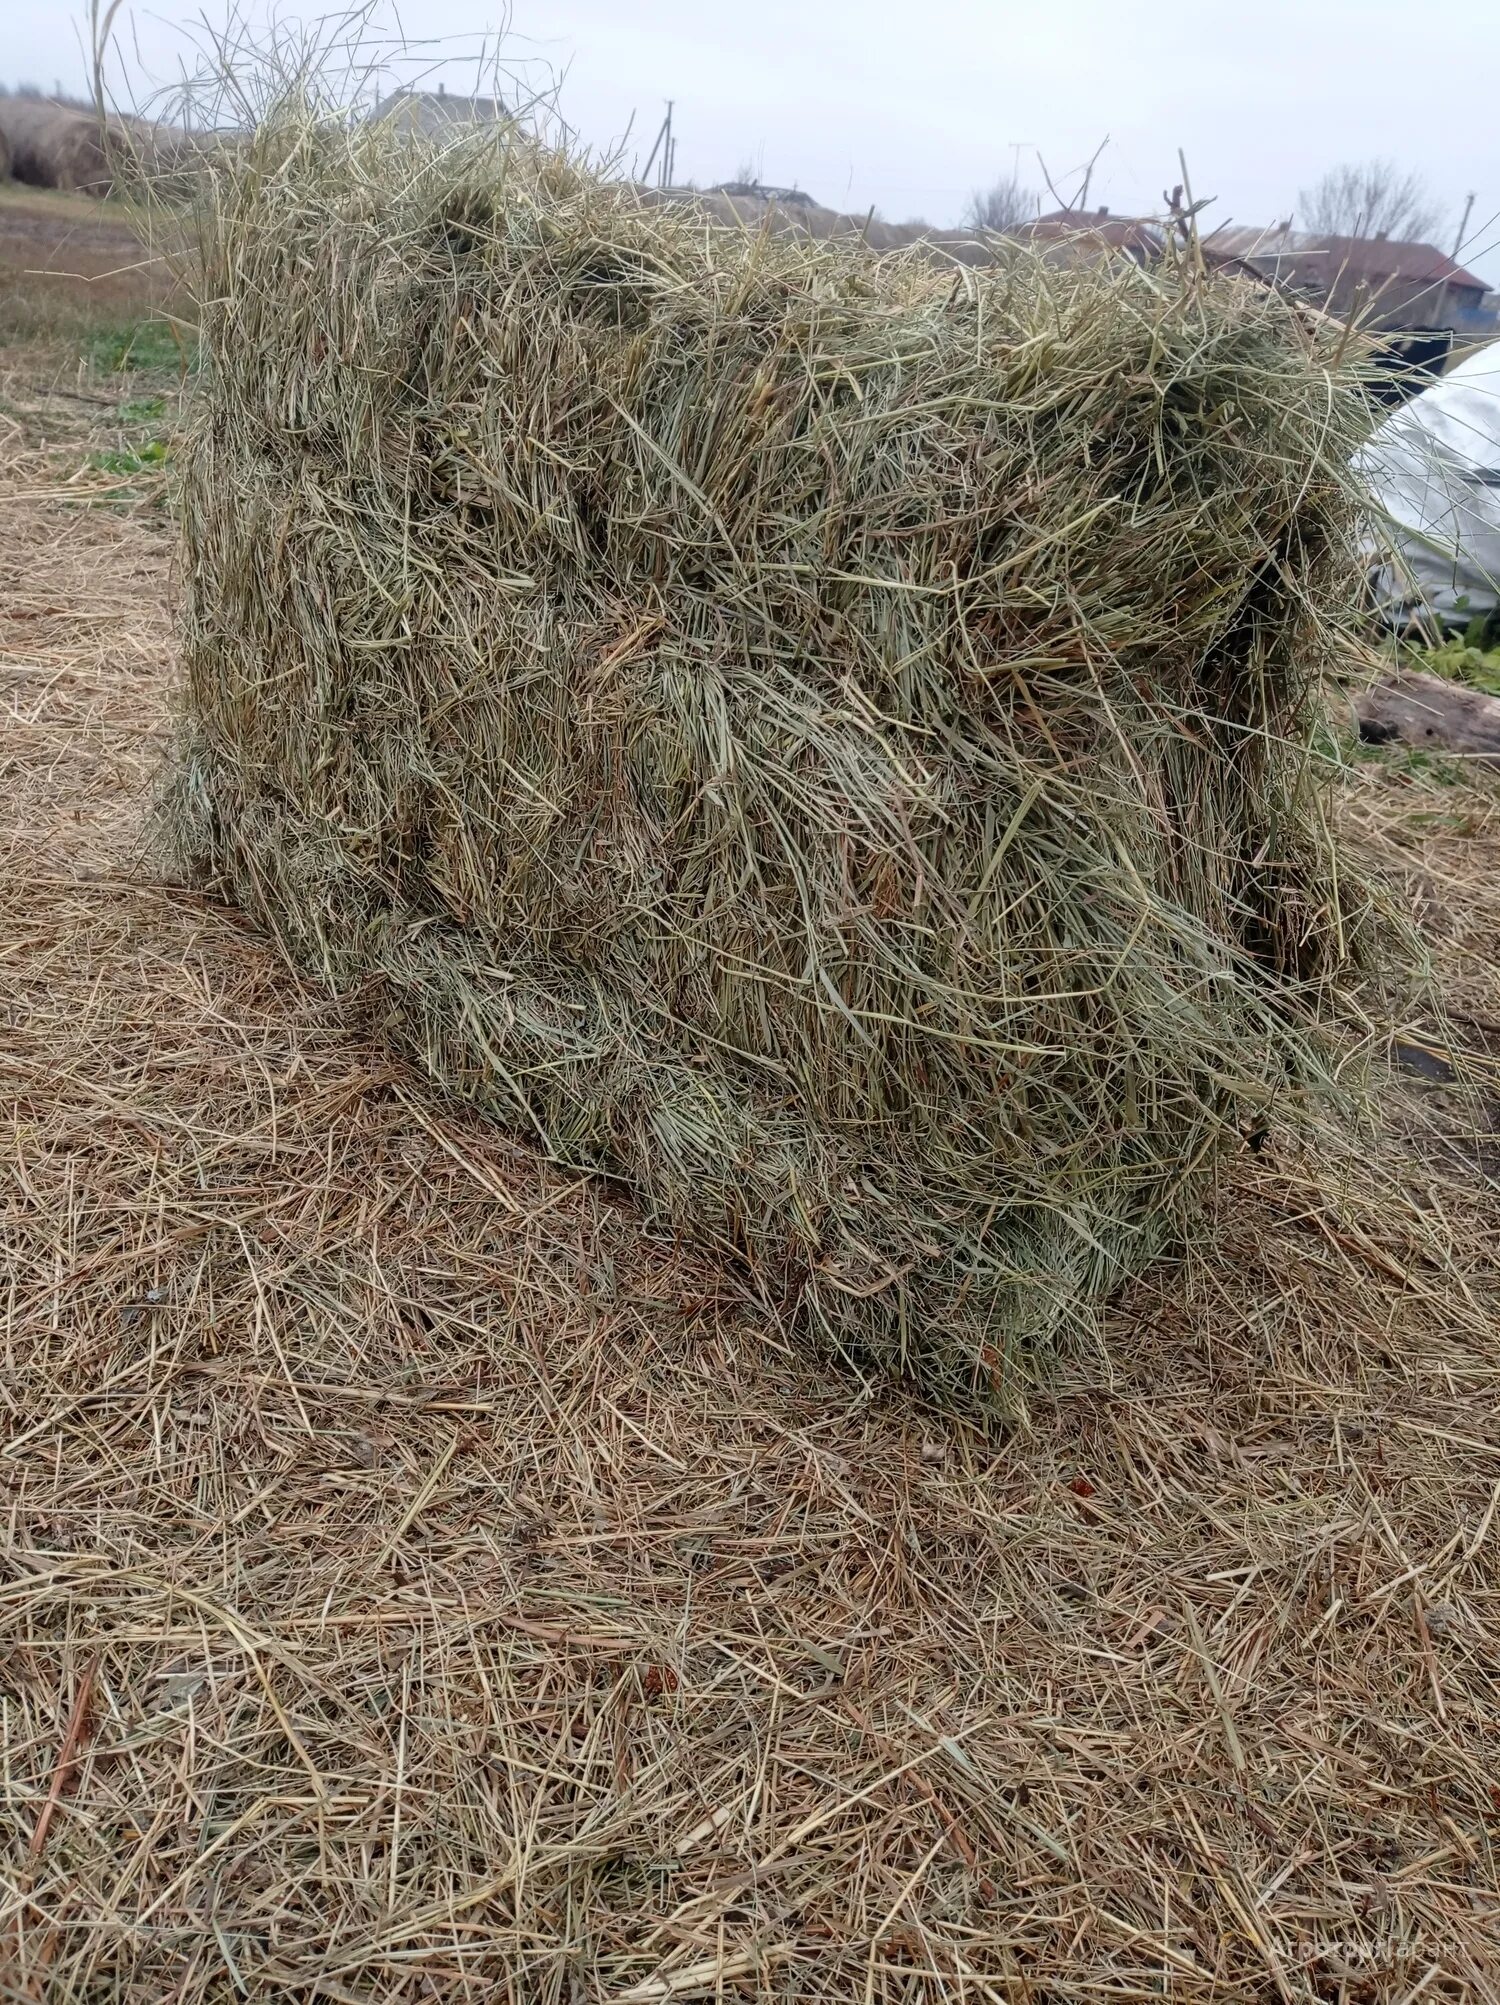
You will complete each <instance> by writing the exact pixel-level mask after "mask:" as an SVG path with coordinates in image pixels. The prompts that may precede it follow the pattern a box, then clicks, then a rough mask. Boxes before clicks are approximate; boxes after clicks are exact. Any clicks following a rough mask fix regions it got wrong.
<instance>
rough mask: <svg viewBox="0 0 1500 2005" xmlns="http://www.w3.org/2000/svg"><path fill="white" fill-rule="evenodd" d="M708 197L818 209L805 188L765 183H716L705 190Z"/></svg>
mask: <svg viewBox="0 0 1500 2005" xmlns="http://www.w3.org/2000/svg"><path fill="white" fill-rule="evenodd" d="M703 192H704V193H705V194H706V195H729V196H732V197H733V198H734V199H735V200H736V201H741V202H775V203H776V204H777V205H778V206H779V207H780V208H783V209H786V208H792V209H818V208H821V207H822V204H821V203H820V202H815V201H814V200H813V198H812V196H811V195H809V194H808V192H807V190H806V189H805V188H770V187H767V185H766V183H765V182H764V181H716V182H715V183H714V185H713V187H712V188H705V189H704V191H703Z"/></svg>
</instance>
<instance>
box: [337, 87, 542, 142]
mask: <svg viewBox="0 0 1500 2005" xmlns="http://www.w3.org/2000/svg"><path fill="white" fill-rule="evenodd" d="M370 115H371V117H372V118H378V119H384V120H385V121H386V122H387V123H388V124H390V125H394V126H397V127H398V128H399V129H400V130H401V131H403V132H421V133H426V134H427V135H428V137H429V138H438V139H440V138H442V137H443V135H444V134H451V135H452V136H453V137H455V138H456V137H457V136H458V135H459V134H460V133H461V132H463V131H465V130H466V129H467V128H468V127H470V126H475V125H501V124H504V123H505V121H506V120H507V119H509V117H510V115H511V114H510V110H509V108H508V107H507V106H506V105H504V104H502V103H501V101H500V99H499V98H497V97H474V96H465V94H464V93H463V92H462V91H449V90H447V89H445V87H444V86H443V85H442V84H439V85H438V87H437V89H436V90H435V91H415V90H396V91H392V92H391V93H390V95H389V96H388V97H383V98H381V99H380V101H379V103H378V104H377V105H376V106H375V109H374V111H373V112H372V113H371V114H370Z"/></svg>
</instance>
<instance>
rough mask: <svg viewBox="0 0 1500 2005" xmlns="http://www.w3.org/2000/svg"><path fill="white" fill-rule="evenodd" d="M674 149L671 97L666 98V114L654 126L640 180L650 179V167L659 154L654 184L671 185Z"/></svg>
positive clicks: (658, 185) (660, 185) (661, 186)
mask: <svg viewBox="0 0 1500 2005" xmlns="http://www.w3.org/2000/svg"><path fill="white" fill-rule="evenodd" d="M676 150H677V149H676V143H675V141H674V140H673V138H672V99H671V98H668V99H667V115H666V117H665V118H664V119H663V120H662V122H661V124H660V125H659V126H658V127H657V128H656V137H655V139H653V140H652V142H651V151H650V152H649V153H648V154H647V155H646V165H645V168H644V170H643V171H642V174H641V179H642V181H647V182H649V181H650V179H651V169H652V167H653V166H654V165H655V163H656V160H657V158H658V156H660V159H661V165H660V166H659V167H658V168H657V169H656V185H657V187H658V188H670V187H671V185H672V155H673V154H674V153H675V152H676Z"/></svg>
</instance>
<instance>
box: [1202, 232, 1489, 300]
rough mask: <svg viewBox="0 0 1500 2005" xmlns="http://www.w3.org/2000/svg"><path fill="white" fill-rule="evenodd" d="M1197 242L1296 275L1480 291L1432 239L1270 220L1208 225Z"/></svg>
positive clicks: (1212, 252) (1213, 252) (1215, 252)
mask: <svg viewBox="0 0 1500 2005" xmlns="http://www.w3.org/2000/svg"><path fill="white" fill-rule="evenodd" d="M1203 248H1204V250H1205V251H1206V252H1207V253H1208V254H1209V256H1210V257H1233V258H1240V259H1243V260H1244V261H1245V262H1246V263H1250V264H1255V265H1258V266H1260V267H1261V268H1262V269H1264V268H1266V267H1267V266H1282V265H1286V266H1289V267H1290V266H1295V268H1296V271H1297V275H1298V276H1299V277H1305V278H1307V279H1315V278H1317V277H1319V276H1320V275H1322V274H1325V273H1326V275H1327V278H1328V281H1329V282H1330V283H1331V282H1332V280H1333V279H1334V278H1336V277H1339V276H1343V277H1346V278H1350V279H1354V280H1360V279H1363V280H1367V281H1370V282H1372V283H1378V282H1379V281H1380V280H1383V279H1402V280H1405V281H1407V282H1408V283H1411V284H1415V285H1456V286H1470V287H1472V288H1473V290H1474V291H1475V292H1483V291H1484V280H1483V279H1481V278H1476V277H1475V276H1474V274H1473V272H1471V271H1466V270H1465V269H1464V268H1463V266H1462V265H1459V264H1455V263H1454V261H1453V259H1452V258H1450V257H1449V256H1448V255H1447V253H1446V252H1445V251H1440V250H1439V249H1438V248H1437V246H1436V245H1435V244H1421V243H1412V242H1408V241H1407V240H1406V239H1404V238H1399V237H1331V236H1318V235H1316V234H1315V233H1313V232H1311V231H1308V230H1293V229H1290V228H1287V227H1286V226H1284V225H1281V224H1272V225H1269V226H1266V227H1262V228H1245V227H1238V228H1234V229H1227V228H1226V229H1219V230H1211V231H1209V232H1208V233H1206V234H1205V236H1204V238H1203Z"/></svg>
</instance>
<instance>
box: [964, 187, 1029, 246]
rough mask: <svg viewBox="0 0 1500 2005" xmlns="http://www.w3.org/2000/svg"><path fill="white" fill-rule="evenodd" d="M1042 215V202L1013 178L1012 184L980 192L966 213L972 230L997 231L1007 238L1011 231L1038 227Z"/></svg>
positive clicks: (983, 189)
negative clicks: (1038, 219)
mask: <svg viewBox="0 0 1500 2005" xmlns="http://www.w3.org/2000/svg"><path fill="white" fill-rule="evenodd" d="M1040 211H1041V202H1040V201H1039V200H1038V198H1037V195H1036V193H1035V191H1034V190H1033V189H1030V188H1023V187H1022V186H1021V183H1020V182H1019V180H1017V178H1016V176H1015V175H1014V174H1012V175H1011V176H1010V178H1009V180H1006V181H996V182H995V183H994V185H993V186H992V187H989V188H976V189H975V190H974V193H973V194H972V195H971V196H970V197H969V206H968V208H967V209H965V211H964V222H965V224H966V225H967V226H968V228H969V229H971V230H993V231H995V232H996V233H997V234H998V235H1002V236H1003V235H1004V234H1005V232H1006V231H1007V230H1018V229H1021V228H1023V227H1024V225H1025V224H1027V223H1034V222H1035V221H1036V219H1037V216H1038V214H1039V213H1040Z"/></svg>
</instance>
